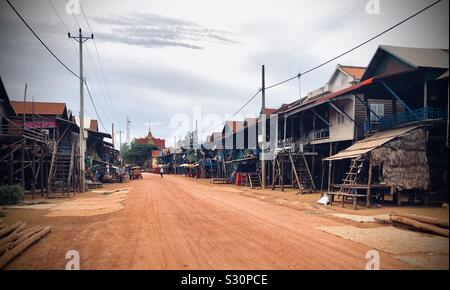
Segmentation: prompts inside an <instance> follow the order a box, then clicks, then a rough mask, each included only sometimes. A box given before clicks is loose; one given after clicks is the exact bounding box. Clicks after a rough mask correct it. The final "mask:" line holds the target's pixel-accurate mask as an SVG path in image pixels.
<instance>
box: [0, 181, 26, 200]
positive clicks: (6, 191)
mask: <svg viewBox="0 0 450 290" xmlns="http://www.w3.org/2000/svg"><path fill="white" fill-rule="evenodd" d="M23 195H24V192H23V189H22V187H20V186H19V185H2V186H0V205H13V204H18V203H19V202H20V201H21V200H22V198H23Z"/></svg>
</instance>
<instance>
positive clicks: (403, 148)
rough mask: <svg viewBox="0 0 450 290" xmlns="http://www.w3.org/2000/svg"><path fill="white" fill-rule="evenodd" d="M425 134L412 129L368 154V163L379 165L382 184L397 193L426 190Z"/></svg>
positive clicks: (421, 130) (427, 179)
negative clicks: (369, 156) (409, 190)
mask: <svg viewBox="0 0 450 290" xmlns="http://www.w3.org/2000/svg"><path fill="white" fill-rule="evenodd" d="M426 144H427V142H426V131H425V130H424V129H416V130H413V131H411V132H409V133H408V134H407V135H405V136H402V137H400V138H396V139H394V140H392V141H390V142H388V143H386V144H384V145H383V146H382V147H380V148H377V149H375V150H373V151H372V152H371V158H372V162H373V163H372V164H373V165H374V166H382V168H383V171H382V172H383V178H384V181H385V183H386V184H387V185H388V186H390V187H394V188H396V189H397V190H402V189H428V188H429V183H430V170H429V164H428V159H427V154H426Z"/></svg>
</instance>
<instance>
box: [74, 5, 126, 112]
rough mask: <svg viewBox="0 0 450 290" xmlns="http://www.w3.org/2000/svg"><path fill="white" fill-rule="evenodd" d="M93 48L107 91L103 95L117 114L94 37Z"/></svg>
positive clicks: (89, 26)
mask: <svg viewBox="0 0 450 290" xmlns="http://www.w3.org/2000/svg"><path fill="white" fill-rule="evenodd" d="M80 8H81V12H82V14H83V16H84V19H85V21H86V24H87V26H88V28H89V30H90V31H91V33H93V32H92V27H91V24H90V23H89V20H88V18H87V16H86V13H85V12H84V8H83V6H82V5H81V3H80ZM94 48H95V53H96V55H97V60H98V63H99V66H100V72H101V74H102V77H103V81H104V84H105V87H106V91H107V94H105V95H108V96H109V98H108V99H109V102H110V104H111V107H112V110H113V111H114V113H116V114H117V112H116V109H115V107H114V103H113V102H112V98H111V92H110V90H109V85H108V82H107V80H106V77H105V70H104V68H103V63H102V59H101V57H100V54H99V52H98V47H97V41H96V40H95V39H94Z"/></svg>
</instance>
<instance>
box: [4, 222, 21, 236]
mask: <svg viewBox="0 0 450 290" xmlns="http://www.w3.org/2000/svg"><path fill="white" fill-rule="evenodd" d="M21 225H22V222H17V223H15V224H13V225H11V226H9V227H7V228H4V229H2V230H0V238H2V237H4V236H6V235H8V234H9V233H11V232H13V231H14V230H15V229H17V228H18V227H20V226H21Z"/></svg>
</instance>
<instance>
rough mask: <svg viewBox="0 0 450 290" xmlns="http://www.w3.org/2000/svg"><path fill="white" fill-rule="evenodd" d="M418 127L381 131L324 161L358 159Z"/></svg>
mask: <svg viewBox="0 0 450 290" xmlns="http://www.w3.org/2000/svg"><path fill="white" fill-rule="evenodd" d="M418 127H420V126H411V127H405V128H399V129H394V130H389V131H383V132H378V133H375V134H373V135H372V136H370V137H368V138H366V139H364V140H361V141H358V142H356V143H355V144H353V145H352V146H350V147H348V148H347V149H345V150H343V151H341V152H339V153H337V154H335V155H332V156H330V157H328V158H325V159H324V160H327V161H330V160H341V159H348V158H355V157H359V156H361V155H363V154H366V153H367V152H370V151H372V150H374V149H376V148H378V147H380V146H382V145H383V144H385V143H387V142H389V141H391V140H393V139H395V138H397V137H401V136H402V135H404V134H406V133H408V132H410V131H412V130H414V129H417V128H418Z"/></svg>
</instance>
